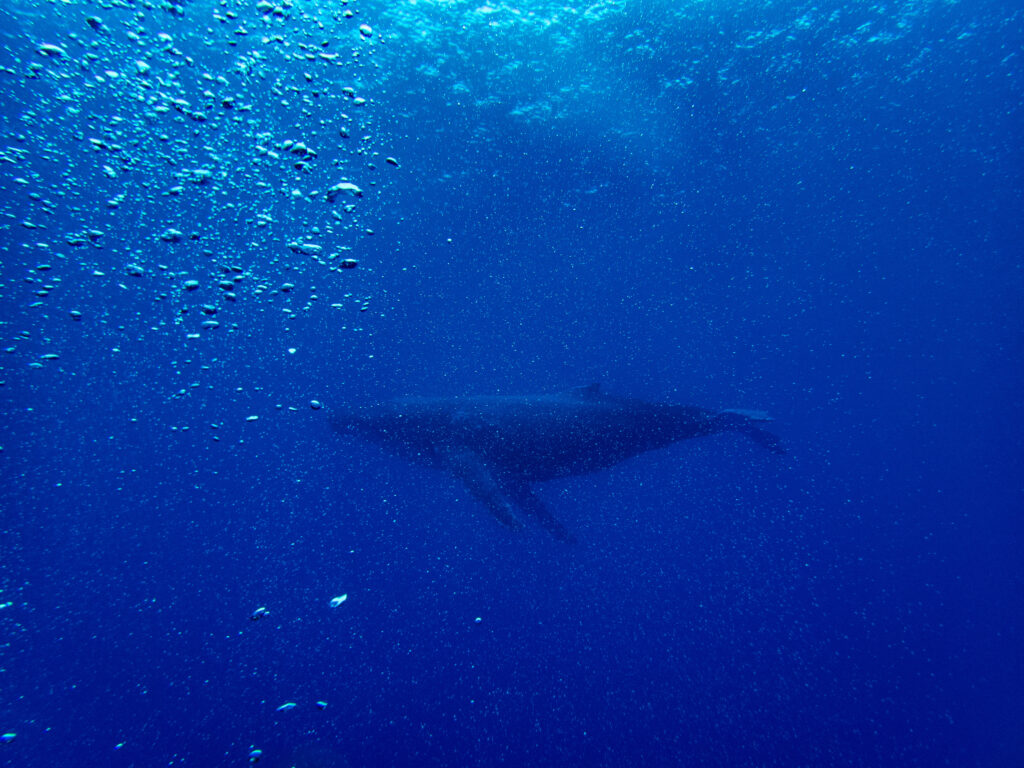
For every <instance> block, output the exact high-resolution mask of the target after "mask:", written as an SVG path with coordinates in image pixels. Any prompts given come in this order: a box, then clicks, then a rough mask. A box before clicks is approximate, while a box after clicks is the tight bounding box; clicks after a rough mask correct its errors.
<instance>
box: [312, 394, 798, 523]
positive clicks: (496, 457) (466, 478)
mask: <svg viewBox="0 0 1024 768" xmlns="http://www.w3.org/2000/svg"><path fill="white" fill-rule="evenodd" d="M764 421H770V419H769V418H768V416H767V415H765V414H764V413H761V412H759V411H741V410H725V411H714V410H708V409H705V408H698V407H694V406H685V405H672V404H666V403H651V402H646V401H643V400H635V399H630V398H622V397H614V396H611V395H608V394H605V393H604V392H603V391H602V390H601V387H600V386H599V385H598V384H592V385H590V386H587V387H581V388H577V389H572V390H569V391H567V392H561V393H557V394H542V395H519V396H492V397H487V396H484V397H456V398H403V399H398V400H393V401H390V402H386V403H379V404H373V405H366V406H354V407H347V408H344V409H342V410H341V411H339V412H337V413H335V414H334V415H333V416H332V417H331V422H332V425H333V426H334V427H335V428H336V429H338V430H339V431H342V432H354V433H356V434H358V435H360V436H362V437H364V438H366V439H369V440H371V441H373V442H375V443H378V444H379V445H381V446H383V447H385V448H386V449H389V450H391V451H392V452H395V453H397V454H399V455H401V456H404V457H406V458H408V459H410V460H413V461H416V462H419V463H422V464H427V465H429V466H432V467H437V468H440V469H444V470H446V471H448V472H450V473H451V474H453V475H455V476H456V477H457V478H459V479H460V480H461V481H462V482H463V483H464V484H465V485H466V487H467V488H468V489H469V491H470V492H471V493H472V494H473V496H474V497H475V498H476V499H477V500H479V501H480V502H481V503H482V504H483V505H484V506H485V507H486V508H487V509H488V511H489V512H490V513H491V514H492V515H494V517H495V518H496V519H497V520H499V521H500V522H501V523H503V524H504V525H506V526H508V527H509V528H513V529H519V528H521V527H522V523H521V522H520V520H519V517H518V516H517V511H521V512H525V513H526V514H528V515H529V516H531V517H533V518H534V519H535V520H537V521H538V522H539V523H540V524H541V525H542V526H543V527H544V528H545V529H547V530H548V531H549V532H550V533H551V534H552V535H554V536H555V537H556V538H558V539H562V540H566V541H569V540H571V539H572V536H571V535H570V533H569V531H568V530H567V529H566V528H565V526H564V525H562V523H561V522H559V521H558V520H557V519H556V518H555V517H554V516H553V515H552V514H551V512H550V511H548V509H547V507H545V506H544V504H543V503H542V502H541V501H540V499H538V498H537V497H536V496H535V495H534V493H533V491H532V489H531V488H530V483H531V482H537V481H543V480H551V479H554V478H558V477H566V476H570V475H582V474H586V473H589V472H596V471H598V470H601V469H606V468H608V467H611V466H613V465H615V464H618V463H619V462H621V461H624V460H625V459H628V458H630V457H632V456H636V455H638V454H641V453H644V452H646V451H650V450H654V449H657V448H664V447H665V446H668V445H671V444H672V443H675V442H678V441H680V440H687V439H690V438H694V437H703V436H706V435H712V434H715V433H717V432H725V431H735V432H740V433H742V434H745V435H747V436H748V437H750V438H751V439H753V440H754V441H756V442H757V443H759V444H760V445H762V446H764V447H765V448H767V449H768V450H769V451H771V452H773V453H782V452H783V448H782V446H781V445H780V443H779V440H778V438H777V437H776V436H775V435H773V434H771V433H770V432H767V431H765V430H764V429H762V428H761V427H760V426H758V425H759V423H761V422H764Z"/></svg>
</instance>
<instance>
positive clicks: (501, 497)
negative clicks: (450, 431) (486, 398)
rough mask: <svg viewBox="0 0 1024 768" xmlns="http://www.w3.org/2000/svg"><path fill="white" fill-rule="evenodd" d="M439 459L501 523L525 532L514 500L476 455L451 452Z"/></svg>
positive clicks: (449, 450) (465, 450)
mask: <svg viewBox="0 0 1024 768" xmlns="http://www.w3.org/2000/svg"><path fill="white" fill-rule="evenodd" d="M439 455H440V457H441V460H442V463H443V465H444V467H445V468H446V469H447V470H448V471H449V472H451V473H452V474H453V475H455V476H456V477H457V478H459V480H461V481H462V482H463V483H464V484H465V486H466V488H468V489H469V492H470V493H472V494H473V496H474V497H475V498H476V499H477V500H478V501H480V502H482V503H483V505H484V506H485V507H487V510H488V511H489V512H490V513H491V514H492V515H494V516H495V517H496V518H497V519H498V522H499V523H501V524H502V525H505V526H507V527H509V528H511V529H513V530H516V531H518V530H521V529H522V527H523V524H522V523H521V522H520V521H519V519H518V518H517V517H516V516H515V512H514V507H513V502H512V500H511V499H510V498H509V497H508V495H507V493H506V492H505V490H504V488H503V487H502V485H501V484H500V483H499V482H498V481H497V479H496V478H495V476H494V474H493V473H492V472H491V470H490V469H489V468H488V467H487V464H486V463H485V462H484V460H483V459H482V458H481V457H480V456H479V455H478V454H477V453H475V452H474V451H471V450H468V449H455V448H450V449H448V450H446V451H442V452H440V454H439Z"/></svg>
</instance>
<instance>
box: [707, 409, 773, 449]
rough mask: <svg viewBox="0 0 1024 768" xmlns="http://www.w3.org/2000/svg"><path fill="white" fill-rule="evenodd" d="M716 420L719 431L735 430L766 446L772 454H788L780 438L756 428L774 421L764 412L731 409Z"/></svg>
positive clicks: (723, 412) (716, 417)
mask: <svg viewBox="0 0 1024 768" xmlns="http://www.w3.org/2000/svg"><path fill="white" fill-rule="evenodd" d="M714 420H715V422H716V426H717V427H718V429H723V430H725V429H728V430H735V431H736V432H739V433H741V434H744V435H746V436H747V437H749V438H750V439H751V440H753V441H754V442H755V443H757V444H758V445H761V446H764V447H765V448H767V449H768V450H769V451H771V452H772V453H780V454H781V453H785V452H786V449H785V448H784V447H783V446H782V443H781V442H780V441H779V438H778V437H776V436H775V435H773V434H772V433H771V432H769V431H768V430H766V429H761V428H760V427H756V426H754V425H755V424H757V423H758V422H764V421H772V418H771V416H769V415H768V414H767V413H765V412H764V411H743V410H739V409H730V410H727V411H722V412H720V413H719V414H718V415H717V416H715V419H714Z"/></svg>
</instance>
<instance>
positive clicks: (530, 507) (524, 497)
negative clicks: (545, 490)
mask: <svg viewBox="0 0 1024 768" xmlns="http://www.w3.org/2000/svg"><path fill="white" fill-rule="evenodd" d="M501 481H502V486H503V487H504V488H505V490H506V492H507V494H508V496H509V498H511V499H512V501H514V502H515V503H516V505H517V506H519V507H520V508H521V509H522V510H523V511H524V512H527V513H528V514H530V515H531V516H532V517H533V518H534V519H535V520H537V522H539V523H540V524H541V525H542V526H543V527H544V529H545V530H546V531H547V532H548V533H550V534H551V535H552V536H554V537H555V538H556V539H558V540H559V541H566V542H575V541H576V539H575V537H574V536H573V535H572V534H571V533H569V529H567V528H566V527H565V526H564V525H562V523H561V521H559V520H558V518H556V517H555V516H554V515H552V514H551V512H550V510H548V508H547V507H546V506H544V502H542V501H541V500H540V499H538V498H537V497H536V496H535V495H534V494H533V490H532V489H531V488H530V485H529V483H527V482H526V481H525V480H523V479H521V478H518V477H511V476H509V475H505V476H503V477H502V478H501Z"/></svg>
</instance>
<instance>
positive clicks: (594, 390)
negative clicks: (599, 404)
mask: <svg viewBox="0 0 1024 768" xmlns="http://www.w3.org/2000/svg"><path fill="white" fill-rule="evenodd" d="M569 394H570V395H572V396H573V397H578V398H579V399H580V400H589V399H590V398H592V397H599V396H600V395H601V382H599V381H595V382H594V383H593V384H587V386H585V387H573V388H572V389H570V390H569Z"/></svg>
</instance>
